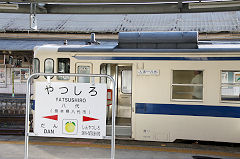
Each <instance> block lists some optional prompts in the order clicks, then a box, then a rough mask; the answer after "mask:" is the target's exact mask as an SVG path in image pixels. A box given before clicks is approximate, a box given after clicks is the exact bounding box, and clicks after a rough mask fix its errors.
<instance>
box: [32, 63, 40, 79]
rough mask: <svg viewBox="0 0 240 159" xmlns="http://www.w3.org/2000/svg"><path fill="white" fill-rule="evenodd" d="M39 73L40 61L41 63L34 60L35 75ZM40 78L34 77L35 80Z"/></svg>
mask: <svg viewBox="0 0 240 159" xmlns="http://www.w3.org/2000/svg"><path fill="white" fill-rule="evenodd" d="M39 72H40V61H39V59H37V58H34V59H33V73H39ZM38 77H39V76H37V77H34V78H35V79H36V78H38Z"/></svg>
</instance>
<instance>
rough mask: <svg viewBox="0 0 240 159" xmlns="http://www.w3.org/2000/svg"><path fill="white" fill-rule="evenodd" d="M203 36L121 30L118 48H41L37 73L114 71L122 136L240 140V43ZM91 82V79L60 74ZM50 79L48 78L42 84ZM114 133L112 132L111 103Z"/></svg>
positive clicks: (65, 79) (118, 132) (94, 45)
mask: <svg viewBox="0 0 240 159" xmlns="http://www.w3.org/2000/svg"><path fill="white" fill-rule="evenodd" d="M198 36H199V35H198V32H194V31H191V32H174V31H173V32H120V33H119V35H118V42H117V43H110V42H109V43H103V44H101V43H97V42H96V41H95V39H93V41H92V42H90V43H88V44H86V45H67V44H65V45H51V44H49V45H43V46H37V47H35V48H34V59H33V72H34V73H38V72H44V73H80V74H105V75H106V74H107V75H110V76H112V77H113V79H115V81H116V88H114V87H113V86H112V84H111V82H110V81H109V80H107V79H106V78H99V79H95V82H97V83H106V84H107V88H108V90H110V91H109V92H110V93H111V90H113V89H115V91H116V96H115V97H116V109H117V110H116V135H117V136H119V137H120V138H121V137H122V138H129V139H132V140H142V141H161V142H174V141H175V140H178V139H181V140H202V141H216V142H231V143H240V43H239V42H237V41H233V42H225V41H199V40H198ZM51 80H52V81H55V82H70V83H90V82H91V77H69V76H58V77H57V76H54V77H52V79H51ZM37 81H46V77H44V76H40V77H37V78H36V79H34V82H37ZM106 109H107V117H106V123H107V134H111V131H110V128H111V101H108V104H107V105H106Z"/></svg>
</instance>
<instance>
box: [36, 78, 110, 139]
mask: <svg viewBox="0 0 240 159" xmlns="http://www.w3.org/2000/svg"><path fill="white" fill-rule="evenodd" d="M35 92H36V101H35V118H34V122H35V124H34V133H35V134H36V135H38V136H55V137H74V138H96V139H101V138H103V136H106V105H107V104H106V99H107V86H106V84H94V85H93V84H90V83H61V82H52V83H51V84H48V83H47V82H37V83H36V89H35Z"/></svg>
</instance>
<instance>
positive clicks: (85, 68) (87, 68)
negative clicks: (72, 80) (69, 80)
mask: <svg viewBox="0 0 240 159" xmlns="http://www.w3.org/2000/svg"><path fill="white" fill-rule="evenodd" d="M77 68H78V69H77V73H79V74H90V66H84V65H80V66H78V67H77ZM78 82H79V83H90V77H78Z"/></svg>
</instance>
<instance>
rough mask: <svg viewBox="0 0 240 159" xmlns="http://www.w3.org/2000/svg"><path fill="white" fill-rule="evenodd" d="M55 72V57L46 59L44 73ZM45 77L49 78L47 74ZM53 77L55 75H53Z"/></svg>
mask: <svg viewBox="0 0 240 159" xmlns="http://www.w3.org/2000/svg"><path fill="white" fill-rule="evenodd" d="M53 72H54V61H53V59H50V58H48V59H46V60H45V62H44V73H53ZM45 78H47V77H46V76H45ZM51 78H53V76H51Z"/></svg>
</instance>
